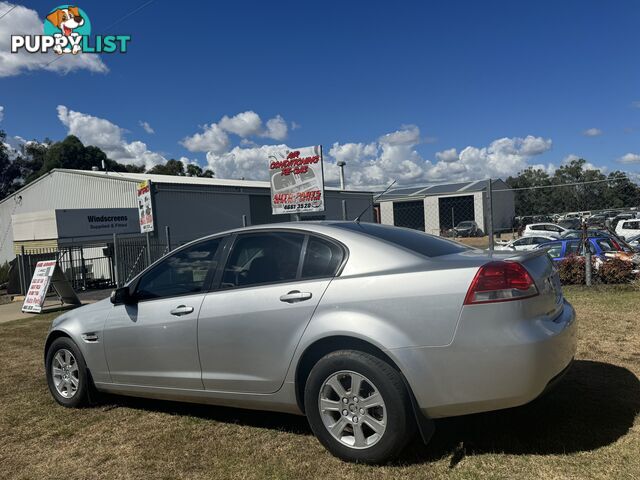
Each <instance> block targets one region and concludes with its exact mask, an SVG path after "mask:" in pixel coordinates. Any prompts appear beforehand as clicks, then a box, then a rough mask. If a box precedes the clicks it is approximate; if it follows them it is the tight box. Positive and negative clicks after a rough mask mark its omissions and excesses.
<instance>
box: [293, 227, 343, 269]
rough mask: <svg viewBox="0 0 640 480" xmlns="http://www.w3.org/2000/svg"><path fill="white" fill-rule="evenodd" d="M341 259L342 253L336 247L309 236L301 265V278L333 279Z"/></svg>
mask: <svg viewBox="0 0 640 480" xmlns="http://www.w3.org/2000/svg"><path fill="white" fill-rule="evenodd" d="M343 257H344V252H343V251H342V249H341V248H340V247H339V246H338V245H336V244H334V243H332V242H328V241H326V240H323V239H321V238H317V237H313V236H310V237H309V241H308V242H307V249H306V251H305V254H304V261H303V263H302V278H314V277H333V276H334V275H335V274H336V272H337V270H338V267H340V264H341V263H342V259H343Z"/></svg>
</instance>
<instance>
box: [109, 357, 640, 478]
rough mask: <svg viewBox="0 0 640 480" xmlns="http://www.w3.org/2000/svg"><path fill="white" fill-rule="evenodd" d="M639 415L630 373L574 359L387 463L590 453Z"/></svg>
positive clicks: (290, 420)
mask: <svg viewBox="0 0 640 480" xmlns="http://www.w3.org/2000/svg"><path fill="white" fill-rule="evenodd" d="M107 398H108V399H107V402H113V404H111V406H113V407H116V408H117V407H129V408H136V409H143V410H148V411H154V412H163V413H168V414H172V415H185V416H191V417H196V418H200V419H204V420H212V421H218V422H224V423H233V424H238V425H244V426H251V427H257V428H269V429H274V430H280V431H284V432H289V433H295V434H300V435H311V434H312V432H311V429H310V428H309V426H308V424H307V421H306V418H305V417H301V416H296V415H288V414H282V413H272V412H261V411H252V410H242V409H237V408H228V407H215V406H210V405H197V404H188V403H179V402H169V401H159V400H146V399H141V398H129V397H120V396H112V397H111V396H110V397H107ZM104 406H105V408H111V406H110V405H106V404H105V405H104ZM639 412H640V381H639V380H638V378H637V377H636V376H635V375H634V374H633V373H632V372H631V371H629V370H627V369H626V368H623V367H619V366H616V365H611V364H608V363H602V362H595V361H588V360H576V361H575V362H574V364H573V366H572V367H571V369H570V370H569V371H568V372H567V374H566V376H565V377H564V378H563V379H562V381H561V382H559V383H558V385H557V386H556V387H555V388H554V389H553V390H551V391H550V392H548V393H547V394H545V395H544V396H542V397H541V398H539V399H537V400H535V401H534V402H532V403H530V404H527V405H524V406H521V407H517V408H512V409H507V410H498V411H495V412H488V413H479V414H474V415H466V416H462V417H452V418H447V419H440V420H437V421H436V432H435V434H434V436H433V438H432V439H431V442H430V443H429V445H428V446H425V445H424V444H423V443H422V442H421V441H420V440H419V439H416V441H414V442H413V443H412V444H411V445H410V446H409V447H408V448H407V449H405V451H404V452H403V454H402V455H401V456H400V458H399V459H398V460H396V461H395V462H393V464H392V465H407V464H415V463H426V462H432V461H436V460H442V459H443V458H449V459H450V467H452V468H453V467H455V465H457V463H459V462H460V461H461V460H462V459H463V458H464V457H465V456H470V455H478V454H483V453H506V454H514V455H558V454H568V453H573V452H583V451H589V450H595V449H597V448H600V447H604V446H606V445H609V444H611V443H613V442H615V441H616V440H618V439H619V438H620V437H622V436H623V435H625V434H626V433H627V432H628V431H629V429H630V428H631V427H632V426H633V422H634V419H635V417H636V415H637V414H638V413H639Z"/></svg>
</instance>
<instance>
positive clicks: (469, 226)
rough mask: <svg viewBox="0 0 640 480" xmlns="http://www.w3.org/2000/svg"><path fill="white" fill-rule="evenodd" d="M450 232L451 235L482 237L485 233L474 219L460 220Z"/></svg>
mask: <svg viewBox="0 0 640 480" xmlns="http://www.w3.org/2000/svg"><path fill="white" fill-rule="evenodd" d="M448 234H449V236H450V237H481V236H482V235H483V233H482V230H480V228H479V227H478V224H477V223H476V222H474V221H472V220H467V221H464V222H460V223H459V224H458V225H457V226H456V227H454V228H452V229H450V230H449V232H448Z"/></svg>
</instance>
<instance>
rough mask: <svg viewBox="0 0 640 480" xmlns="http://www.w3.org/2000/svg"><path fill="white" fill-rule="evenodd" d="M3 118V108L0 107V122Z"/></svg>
mask: <svg viewBox="0 0 640 480" xmlns="http://www.w3.org/2000/svg"><path fill="white" fill-rule="evenodd" d="M3 118H4V107H3V106H2V105H0V122H1V121H2V119H3Z"/></svg>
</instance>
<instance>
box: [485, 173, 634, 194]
mask: <svg viewBox="0 0 640 480" xmlns="http://www.w3.org/2000/svg"><path fill="white" fill-rule="evenodd" d="M616 180H629V177H627V176H626V175H623V176H620V177H613V178H606V179H604V180H589V181H587V182H575V183H557V184H553V185H536V186H533V187H517V188H500V189H495V190H493V191H494V192H513V191H517V190H538V189H542V188H558V187H575V186H578V185H590V184H593V183H605V182H614V181H616Z"/></svg>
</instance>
